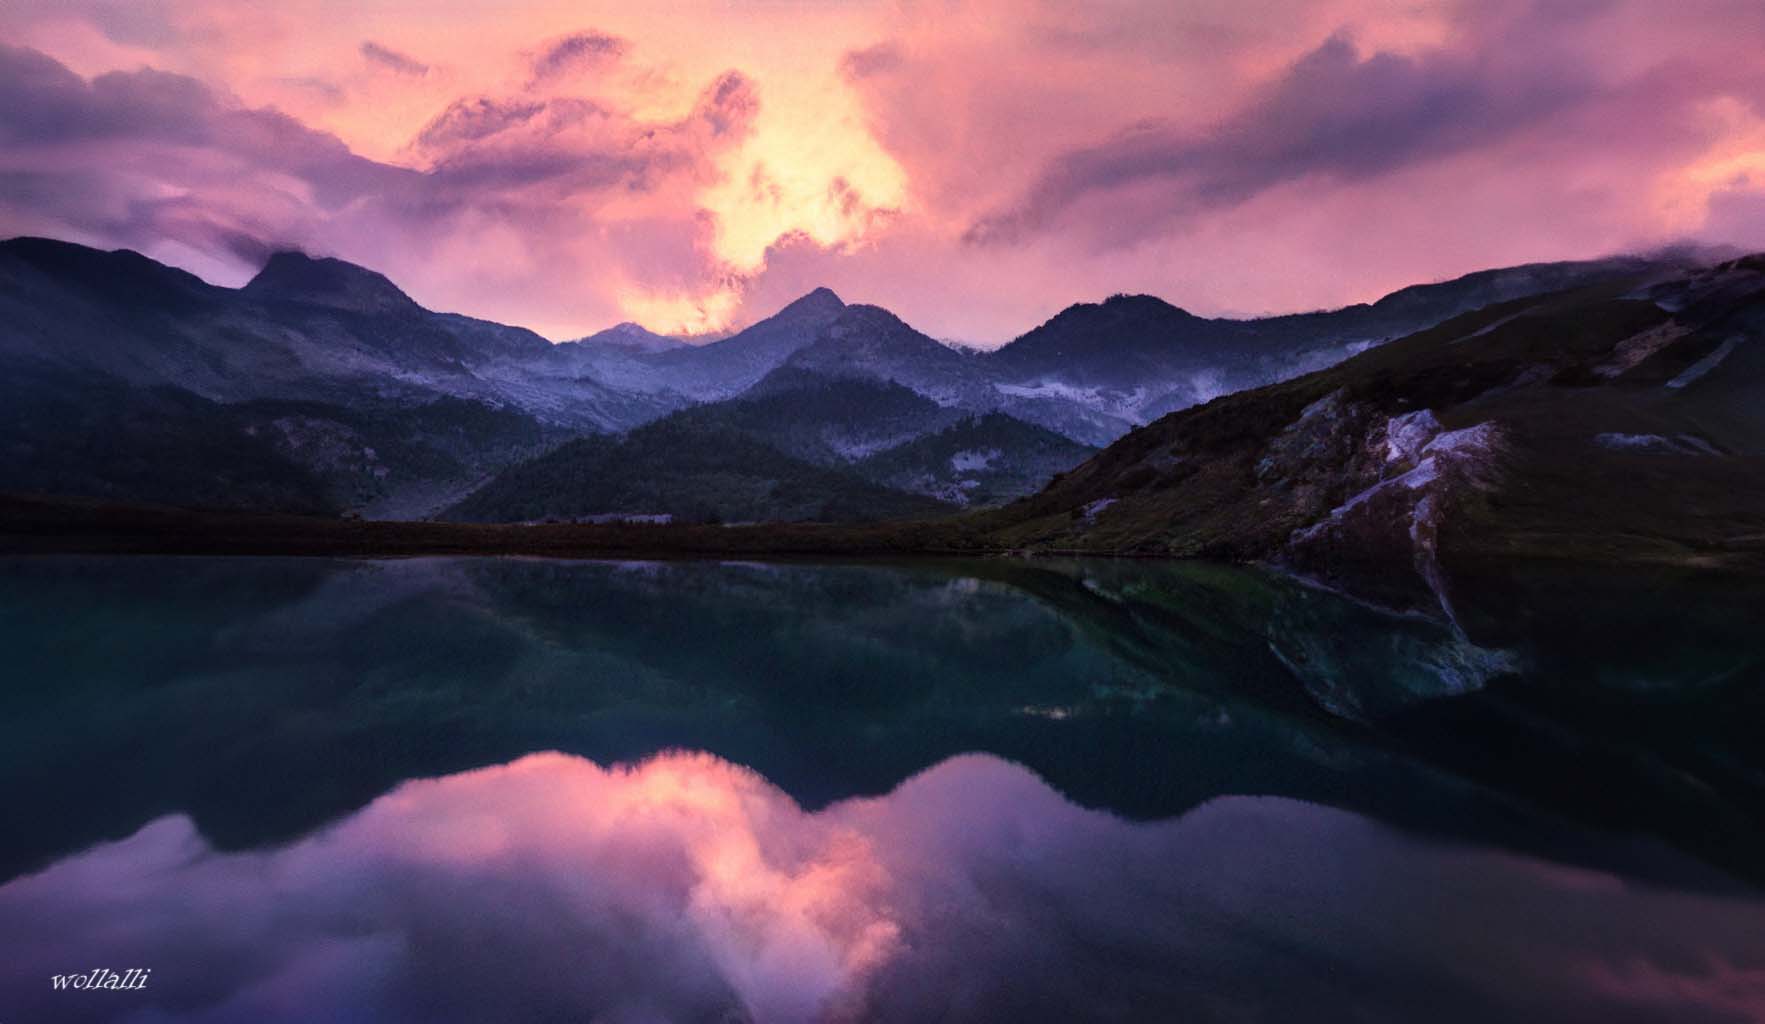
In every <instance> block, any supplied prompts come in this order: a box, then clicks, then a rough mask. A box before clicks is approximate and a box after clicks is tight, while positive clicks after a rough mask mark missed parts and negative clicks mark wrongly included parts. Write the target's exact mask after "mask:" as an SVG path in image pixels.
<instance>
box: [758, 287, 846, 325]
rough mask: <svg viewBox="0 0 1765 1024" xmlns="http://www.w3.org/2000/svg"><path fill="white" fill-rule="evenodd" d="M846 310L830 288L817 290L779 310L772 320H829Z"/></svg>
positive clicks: (844, 305)
mask: <svg viewBox="0 0 1765 1024" xmlns="http://www.w3.org/2000/svg"><path fill="white" fill-rule="evenodd" d="M845 308H846V304H845V303H844V302H842V301H840V297H839V296H838V295H835V294H834V293H833V289H832V288H817V289H815V290H814V291H812V292H810V293H809V294H807V295H805V296H803V297H802V298H800V299H798V300H797V301H795V302H793V303H791V304H790V305H788V306H786V307H784V308H783V309H781V310H779V311H778V312H777V313H776V314H774V315H773V319H775V320H776V319H780V318H784V319H789V320H800V319H809V318H815V319H821V320H831V319H833V318H834V317H836V316H839V315H840V313H841V312H842V311H843V310H844V309H845Z"/></svg>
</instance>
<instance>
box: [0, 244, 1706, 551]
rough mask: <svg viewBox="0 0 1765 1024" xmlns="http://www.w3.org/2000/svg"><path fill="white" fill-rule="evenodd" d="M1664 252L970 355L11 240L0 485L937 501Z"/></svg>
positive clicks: (565, 507) (852, 511)
mask: <svg viewBox="0 0 1765 1024" xmlns="http://www.w3.org/2000/svg"><path fill="white" fill-rule="evenodd" d="M1689 263H1690V260H1689V258H1687V257H1680V256H1665V257H1660V258H1655V259H1642V258H1620V259H1609V260H1599V261H1589V262H1579V263H1557V264H1541V265H1530V266H1523V267H1515V268H1509V269H1503V270H1492V271H1486V272H1482V273H1478V274H1472V275H1467V276H1466V277H1463V278H1459V279H1456V280H1453V281H1449V282H1444V283H1440V284H1431V285H1420V286H1416V287H1412V288H1406V289H1404V290H1403V291H1400V292H1397V293H1394V294H1392V295H1390V296H1387V297H1385V298H1384V299H1381V300H1379V301H1378V302H1376V303H1372V304H1369V305H1360V306H1352V307H1348V308H1346V309H1342V310H1336V311H1333V312H1324V313H1309V314H1300V315H1294V316H1284V317H1274V318H1267V319H1259V320H1229V319H1207V318H1201V317H1196V316H1194V315H1192V314H1189V313H1187V312H1185V311H1184V310H1182V309H1179V308H1177V307H1175V306H1172V305H1170V304H1168V303H1166V302H1164V301H1162V300H1159V299H1156V298H1152V297H1149V296H1125V295H1121V296H1114V297H1111V298H1109V299H1107V300H1106V301H1103V302H1101V303H1095V304H1080V305H1075V306H1071V307H1069V308H1067V309H1066V310H1064V311H1062V312H1061V313H1059V314H1058V315H1056V316H1055V317H1053V318H1051V319H1050V320H1049V321H1048V322H1047V323H1044V324H1042V325H1040V326H1037V327H1035V328H1033V329H1031V330H1029V331H1027V332H1026V333H1025V334H1023V335H1022V336H1020V337H1019V338H1017V339H1016V340H1014V341H1012V342H1011V343H1009V344H1007V345H1005V346H1004V347H1002V348H1000V349H998V350H996V351H993V352H986V353H976V352H972V351H966V350H960V349H957V348H953V347H951V346H948V345H945V344H943V343H940V342H938V341H935V340H933V339H932V338H930V337H928V336H926V335H925V334H922V333H920V332H919V331H917V330H915V329H914V328H913V327H911V326H910V325H908V324H907V323H905V322H903V321H902V320H901V319H900V318H899V317H897V316H895V315H894V314H893V313H891V312H890V311H888V310H885V309H882V308H880V307H876V306H867V305H858V304H848V303H846V302H845V301H843V300H842V299H841V298H840V297H839V296H837V295H835V294H834V293H833V292H831V291H829V290H827V289H824V288H823V289H816V290H814V291H812V292H810V293H808V294H806V295H804V296H802V297H801V298H799V299H798V300H796V301H794V302H792V303H791V304H789V305H788V306H786V307H785V308H783V309H781V310H780V311H779V312H778V313H776V314H774V315H773V316H771V317H768V318H766V319H764V320H761V321H759V322H757V323H754V324H752V325H750V326H748V327H747V328H746V329H744V330H741V331H739V332H737V333H735V334H732V335H730V336H728V337H725V338H721V339H718V340H715V341H711V342H709V343H705V344H699V345H692V344H687V343H684V342H683V341H681V340H679V339H675V338H669V337H666V336H663V335H658V334H654V333H652V332H649V331H647V330H644V329H643V328H642V327H640V326H638V325H635V324H621V325H619V326H617V327H614V328H610V329H608V330H606V331H603V332H600V333H598V334H595V335H591V336H589V337H586V338H582V339H579V340H576V341H569V342H564V343H559V344H553V343H551V342H549V341H547V340H546V339H545V338H542V337H541V336H539V335H538V334H535V333H534V332H532V331H529V330H525V329H523V328H520V327H513V326H507V325H503V324H497V323H492V322H489V321H484V320H478V319H474V318H472V317H467V316H462V315H458V314H451V313H438V312H434V311H431V310H427V309H424V308H423V307H421V306H420V305H418V304H417V303H416V302H414V301H413V300H411V299H410V297H409V296H407V295H406V294H405V293H404V292H403V291H401V290H400V289H399V288H398V287H397V285H396V284H394V283H393V282H392V281H390V280H388V279H387V278H386V277H384V276H383V275H381V274H378V273H375V272H374V271H372V270H369V269H366V268H363V267H359V266H355V265H353V264H350V263H347V262H344V261H341V260H336V259H315V258H311V257H308V256H305V255H302V254H299V253H292V252H284V253H277V254H275V255H273V256H272V257H270V258H269V260H268V261H267V263H266V264H265V266H264V268H263V270H262V271H261V272H260V273H259V274H258V275H257V276H256V277H254V278H253V279H252V280H251V281H250V282H249V283H248V284H246V285H245V286H244V287H243V288H239V289H228V288H221V287H216V286H213V285H209V284H207V283H205V282H203V281H202V280H200V279H198V278H196V277H194V276H193V275H190V274H188V273H185V272H183V271H179V270H175V269H173V268H170V267H167V266H164V265H162V264H159V263H156V262H154V261H152V260H150V259H147V258H146V257H143V256H140V255H139V254H136V253H133V252H129V251H117V252H102V251H98V250H94V249H90V248H87V247H84V246H79V245H75V244H71V243H65V242H57V241H50V240H46V239H36V238H19V239H13V240H11V241H7V242H3V243H0V367H3V368H4V370H5V373H4V383H0V399H3V402H0V404H3V405H4V408H5V412H4V413H0V473H3V475H4V479H5V485H4V488H3V489H5V490H8V491H13V492H34V493H50V494H70V495H84V496H91V497H98V498H104V499H111V500H118V501H152V502H163V503H170V504H194V505H209V506H228V507H241V508H250V509H259V510H278V511H298V512H316V513H328V514H337V513H343V512H349V513H353V514H359V515H363V516H367V517H376V518H421V517H428V516H434V515H437V514H445V515H447V516H449V517H459V518H469V519H478V520H487V521H502V520H523V521H524V520H530V519H543V518H555V517H566V518H575V517H587V518H596V517H599V518H606V517H620V516H668V517H676V518H690V519H699V520H718V521H747V520H755V519H759V520H769V519H789V520H852V519H866V518H888V517H893V516H900V515H927V514H937V513H938V512H940V511H954V510H957V509H960V508H973V507H984V506H988V505H995V504H999V503H1003V502H1006V501H1010V500H1012V499H1015V498H1019V497H1022V496H1024V495H1028V494H1031V493H1033V492H1035V491H1037V490H1039V489H1040V488H1041V486H1042V485H1043V484H1044V483H1046V481H1047V480H1048V479H1050V478H1051V477H1053V476H1054V474H1056V473H1058V472H1060V471H1062V470H1065V469H1069V468H1072V467H1073V466H1075V465H1077V464H1078V463H1079V462H1082V461H1083V460H1084V459H1085V458H1086V457H1087V456H1088V455H1089V454H1091V452H1092V451H1093V450H1095V449H1096V448H1098V447H1101V446H1104V445H1108V444H1110V443H1112V442H1114V441H1116V440H1117V439H1118V438H1120V437H1122V436H1123V435H1124V434H1126V433H1128V432H1129V431H1130V430H1133V429H1134V428H1136V427H1139V426H1143V425H1145V424H1147V423H1149V422H1151V421H1153V420H1155V419H1157V418H1158V417H1160V416H1163V415H1165V414H1167V413H1169V412H1172V411H1175V410H1180V409H1185V408H1188V407H1191V406H1194V405H1196V404H1198V403H1201V402H1205V401H1208V400H1210V399H1212V398H1215V397H1217V396H1219V395H1223V394H1228V393H1232V392H1236V391H1241V390H1243V389H1246V388H1253V387H1257V386H1261V385H1266V384H1269V383H1272V382H1276V381H1281V380H1286V379H1289V378H1292V377H1295V376H1299V375H1301V374H1304V373H1306V372H1309V371H1312V370H1315V369H1318V368H1320V367H1324V366H1328V365H1331V364H1333V363H1336V362H1338V361H1340V360H1341V359H1343V358H1345V357H1347V356H1350V355H1353V354H1355V353H1357V352H1362V351H1365V350H1367V349H1370V348H1373V347H1374V346H1377V345H1380V344H1381V343H1383V342H1385V341H1388V340H1390V339H1393V338H1396V337H1400V336H1403V335H1405V334H1409V333H1412V332H1414V331H1416V330H1419V329H1422V328H1425V327H1428V326H1430V325H1432V324H1435V323H1438V322H1440V321H1442V320H1445V319H1448V318H1450V317H1453V316H1456V315H1459V314H1462V313H1465V312H1467V311H1470V310H1475V309H1478V308H1481V307H1484V306H1486V305H1489V304H1490V303H1495V302H1502V301H1508V300H1513V299H1517V298H1523V297H1526V296H1531V295H1537V294H1542V293H1546V292H1552V291H1557V290H1560V289H1563V288H1567V287H1572V286H1587V285H1592V284H1597V283H1599V282H1602V281H1611V280H1616V279H1620V278H1624V279H1629V278H1633V277H1636V276H1637V275H1639V274H1640V275H1648V274H1658V275H1663V276H1670V275H1671V274H1673V273H1676V272H1680V271H1682V270H1684V269H1685V267H1686V266H1687V265H1688V264H1689Z"/></svg>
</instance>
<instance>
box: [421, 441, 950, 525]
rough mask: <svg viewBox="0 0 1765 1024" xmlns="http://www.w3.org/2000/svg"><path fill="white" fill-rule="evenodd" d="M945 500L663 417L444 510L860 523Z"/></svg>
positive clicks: (923, 510) (486, 514)
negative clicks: (899, 489) (903, 491)
mask: <svg viewBox="0 0 1765 1024" xmlns="http://www.w3.org/2000/svg"><path fill="white" fill-rule="evenodd" d="M948 511H949V508H948V506H946V505H944V504H942V503H940V502H937V501H934V500H932V499H930V498H926V497H922V496H920V495H912V494H905V493H902V492H900V491H894V490H890V489H888V488H885V487H881V486H878V485H876V484H873V483H870V482H869V481H866V480H864V479H862V478H860V477H858V476H856V475H854V474H852V473H849V472H844V471H841V470H837V469H831V468H827V467H824V466H817V465H813V464H811V463H808V462H805V461H803V460H801V459H796V458H792V457H791V456H788V455H785V454H784V453H782V452H780V451H778V450H777V449H775V448H772V447H770V446H769V445H766V444H764V443H762V442H759V441H756V440H754V439H752V438H750V437H747V436H745V435H743V434H740V433H731V434H726V435H716V434H708V433H706V432H705V431H704V430H703V429H701V427H700V425H699V424H696V423H693V422H691V421H683V420H676V419H672V418H670V419H667V420H663V421H661V422H658V423H654V424H651V425H649V426H647V427H642V428H639V429H637V430H634V431H632V432H631V433H630V434H628V435H626V436H624V437H622V438H612V437H589V438H583V439H580V440H577V441H572V442H569V443H567V444H565V445H563V446H561V447H559V448H557V449H556V450H554V451H552V452H550V453H548V454H546V455H543V456H541V457H539V458H537V459H533V460H531V461H529V462H525V463H522V464H520V465H518V466H514V467H512V468H510V469H508V470H505V471H504V472H503V473H501V474H499V475H498V476H496V477H495V478H494V479H492V480H491V481H490V482H489V483H487V484H485V485H484V486H483V487H481V488H480V489H479V490H477V491H475V492H474V493H473V494H472V495H471V496H470V497H468V498H466V499H465V500H464V501H462V502H460V503H459V504H457V505H455V506H454V507H453V508H451V509H449V510H448V512H447V513H446V514H445V518H447V519H451V520H457V521H463V522H523V521H530V520H543V519H574V518H579V517H590V516H602V515H614V514H631V515H668V516H672V517H674V518H675V519H678V520H685V521H689V522H745V521H759V520H776V521H781V522H795V521H821V522H859V521H863V520H871V519H890V518H912V517H924V516H935V515H938V514H941V513H945V512H948Z"/></svg>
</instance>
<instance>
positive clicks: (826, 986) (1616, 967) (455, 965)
mask: <svg viewBox="0 0 1765 1024" xmlns="http://www.w3.org/2000/svg"><path fill="white" fill-rule="evenodd" d="M0 938H3V939H4V941H5V945H6V947H7V948H8V949H9V950H10V951H11V952H12V954H13V955H12V956H11V957H10V959H9V961H8V962H7V963H6V964H5V966H4V967H0V993H3V994H4V997H5V1000H6V1003H7V1005H8V1006H9V1007H10V1008H11V1009H12V1010H13V1012H15V1013H17V1014H18V1015H19V1017H20V1019H55V1020H72V1019H91V1020H99V1019H124V1018H127V1019H154V1020H201V1021H216V1020H256V1021H275V1020H320V1019H344V1018H346V1017H347V1018H351V1019H382V1020H422V1021H426V1022H436V1021H449V1020H462V1021H468V1020H469V1021H481V1020H489V1019H532V1018H537V1017H547V1018H552V1019H558V1018H566V1019H593V1020H615V1021H624V1020H685V1019H734V1020H755V1021H818V1020H860V1019H862V1020H920V1019H1025V1018H1055V1019H1076V1018H1081V1017H1082V1018H1085V1019H1095V1018H1111V1019H1170V1015H1171V1014H1172V1013H1177V1012H1181V1013H1183V1014H1185V1015H1187V1016H1190V1017H1191V1018H1192V1019H1251V1020H1263V1019H1298V1018H1303V1019H1308V1020H1331V1019H1349V1018H1352V1019H1355V1020H1415V1019H1424V1018H1425V1019H1430V1020H1461V1019H1462V1020H1488V1019H1549V1020H1565V1021H1577V1020H1588V1021H1594V1020H1612V1019H1624V1020H1644V1021H1646V1020H1663V1021H1665V1020H1673V1021H1685V1020H1712V1021H1714V1020H1754V1019H1759V1015H1760V1014H1761V1013H1765V905H1761V904H1760V903H1759V902H1758V901H1756V900H1751V899H1726V898H1722V897H1719V896H1714V895H1710V894H1691V893H1685V892H1676V891H1672V890H1665V889H1654V888H1648V887H1642V886H1637V885H1635V884H1632V883H1628V882H1625V881H1622V880H1620V879H1618V878H1616V877H1613V876H1609V875H1605V874H1601V873H1598V872H1591V871H1587V870H1583V869H1571V868H1566V867H1562V866H1557V865H1553V864H1549V863H1545V862H1540V861H1535V860H1531V859H1527V858H1521V857H1516V856H1513V855H1510V854H1504V853H1496V852H1492V851H1487V850H1481V849H1474V848H1455V847H1446V846H1440V845H1435V844H1429V843H1423V842H1420V841H1417V840H1415V839H1412V838H1408V837H1406V836H1404V835H1402V834H1400V833H1398V832H1395V831H1393V830H1391V829H1388V828H1386V827H1384V826H1381V825H1377V824H1374V823H1372V822H1370V821H1368V820H1366V819H1363V818H1361V817H1359V816H1356V815H1353V814H1349V813H1346V812H1342V811H1334V810H1328V809H1324V808H1320V807H1315V806H1312V805H1308V804H1304V803H1300V802H1298V801H1292V800H1284V799H1274V798H1244V797H1236V798H1227V799H1221V800H1216V801H1213V802H1211V803H1209V804H1207V805H1205V806H1203V807H1201V808H1199V809H1197V810H1196V811H1194V812H1192V813H1190V814H1188V815H1185V816H1184V817H1182V818H1179V819H1175V820H1172V821H1166V822H1159V823H1145V824H1135V823H1130V822H1126V821H1123V820H1121V819H1119V818H1116V817H1114V816H1112V815H1109V814H1105V813H1101V812H1096V811H1088V810H1084V809H1081V808H1079V807H1076V806H1074V805H1072V804H1071V803H1069V802H1067V801H1066V800H1065V799H1063V798H1062V797H1060V796H1059V795H1058V794H1056V793H1055V792H1054V791H1053V790H1052V789H1050V788H1049V787H1048V786H1047V785H1046V784H1044V783H1043V782H1042V781H1041V780H1040V779H1038V778H1037V777H1036V776H1035V775H1033V774H1032V773H1030V772H1028V771H1026V770H1025V769H1023V768H1021V767H1019V766H1017V765H1015V764H1012V763H1010V762H1006V761H1003V760H1000V759H997V758H993V757H989V756H981V755H966V756H961V757H956V758H952V759H950V760H947V761H945V762H943V763H941V764H939V765H938V766H936V767H934V768H932V769H930V770H928V771H926V772H924V773H922V774H921V775H918V776H916V777H914V778H912V779H909V780H908V781H907V782H905V783H903V784H902V785H901V786H900V787H899V788H897V789H896V790H895V791H893V792H892V793H889V794H888V795H886V796H882V797H877V798H871V799H857V800H849V801H845V802H842V803H838V804H835V805H832V806H830V807H828V808H826V809H825V810H822V811H820V812H817V813H809V812H806V811H804V810H803V809H802V808H800V807H799V806H798V805H797V804H796V803H794V802H793V801H792V800H791V799H790V798H789V797H788V796H787V795H785V794H784V793H783V792H782V791H780V790H779V789H777V788H776V787H774V786H773V785H771V784H770V783H769V782H767V781H766V780H765V779H763V778H762V777H760V776H759V775H757V774H755V773H753V772H751V771H749V770H747V769H745V768H742V767H739V766H737V765H735V764H732V763H730V762H728V761H724V760H721V759H719V758H716V757H712V756H710V755H707V754H701V753H684V752H675V753H669V754H664V755H660V756H657V757H654V758H651V759H648V760H646V761H643V762H641V763H638V764H636V765H630V766H613V767H602V766H600V765H597V764H595V763H593V762H591V761H587V760H584V759H581V758H577V757H572V756H567V755H563V754H555V753H548V754H536V755H531V756H528V757H524V758H521V759H519V760H517V761H514V762H512V763H509V764H506V765H501V766H497V767H492V768H486V769H481V770H477V771H471V772H465V773H462V774H458V775H453V776H448V777H444V778H438V779H430V780H423V781H416V782H410V783H407V784H405V785H403V786H400V787H399V788H398V789H396V790H394V791H393V792H391V793H389V794H388V795H386V796H384V797H382V798H380V799H378V800H376V801H375V802H374V803H372V804H371V805H369V806H368V807H366V808H365V809H363V810H362V811H360V812H359V813H357V814H355V815H353V816H352V817H350V818H348V819H346V820H344V821H342V822H340V823H338V824H336V825H334V826H332V827H329V828H327V829H325V830H324V831H321V832H319V833H317V834H315V835H312V836H310V837H308V838H306V839H303V840H301V841H298V842H295V843H293V844H291V845H288V846H286V847H284V848H280V849H270V850H260V851H254V852H245V853H231V854H229V853H220V852H217V851H215V850H214V849H213V848H211V847H210V846H209V844H208V843H207V842H206V841H205V840H204V839H203V837H202V836H201V835H200V834H198V833H197V832H196V830H195V828H194V827H193V825H192V824H191V822H190V821H189V820H188V819H186V818H183V817H168V818H162V819H160V820H158V821H155V822H153V823H152V824H150V825H148V826H147V827H145V828H143V829H142V830H141V831H140V832H138V833H136V834H135V835H133V836H131V837H129V838H128V839H125V840H122V841H120V842H116V843H110V844H105V845H102V846H99V847H96V848H94V849H92V850H89V851H87V852H85V853H83V854H80V855H78V856H74V857H71V858H68V859H66V860H64V861H62V862H60V863H58V864H56V865H55V866H53V867H51V868H49V869H48V870H46V871H43V872H41V873H39V874H36V875H33V876H29V877H26V878H21V879H18V880H16V881H14V882H12V883H10V884H8V885H6V886H4V887H0ZM107 963H114V964H116V965H119V966H151V967H152V969H153V971H154V974H153V979H152V983H151V985H150V986H149V987H148V988H147V989H146V990H144V991H141V992H134V993H128V994H121V993H89V994H83V996H84V997H83V998H82V997H75V996H72V995H70V994H69V993H54V992H51V991H50V989H49V986H48V983H47V979H48V977H49V976H50V975H53V974H56V973H66V972H70V971H75V970H90V969H91V967H92V966H93V965H95V964H107ZM99 996H103V997H106V998H96V997H99Z"/></svg>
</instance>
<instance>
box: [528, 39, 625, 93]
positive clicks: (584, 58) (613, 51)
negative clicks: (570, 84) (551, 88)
mask: <svg viewBox="0 0 1765 1024" xmlns="http://www.w3.org/2000/svg"><path fill="white" fill-rule="evenodd" d="M627 48H628V46H627V44H626V42H625V40H623V39H620V38H619V37H618V36H610V35H607V34H606V33H604V32H573V33H571V34H570V35H567V36H564V37H562V38H560V39H555V40H553V41H551V42H550V43H547V44H546V45H545V47H544V48H543V49H541V50H540V51H539V53H538V54H536V55H535V56H534V58H533V84H535V85H538V84H539V83H541V82H545V81H549V80H551V79H553V78H557V77H559V76H561V75H566V74H569V73H571V72H574V71H580V70H582V69H583V68H587V67H592V66H594V65H596V64H600V63H602V62H604V61H610V60H617V59H618V58H620V57H622V56H624V55H625V51H626V49H627Z"/></svg>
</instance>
